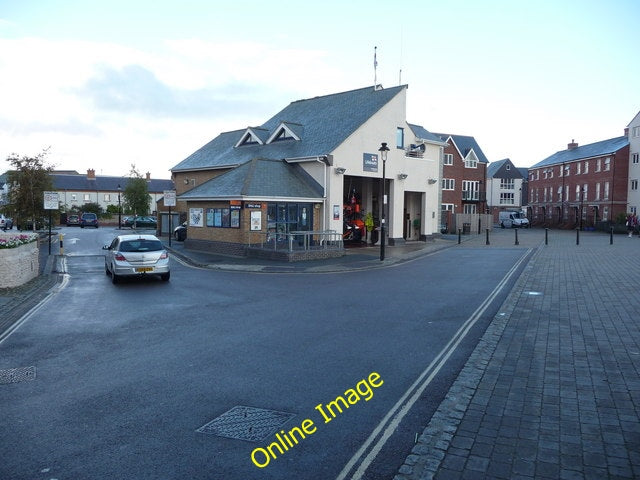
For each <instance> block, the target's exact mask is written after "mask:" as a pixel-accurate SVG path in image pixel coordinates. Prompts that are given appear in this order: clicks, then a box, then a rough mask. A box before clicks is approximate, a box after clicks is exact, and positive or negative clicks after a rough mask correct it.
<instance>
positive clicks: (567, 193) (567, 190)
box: [564, 185, 569, 202]
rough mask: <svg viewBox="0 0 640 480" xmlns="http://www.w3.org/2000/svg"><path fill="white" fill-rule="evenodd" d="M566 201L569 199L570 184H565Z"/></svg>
mask: <svg viewBox="0 0 640 480" xmlns="http://www.w3.org/2000/svg"><path fill="white" fill-rule="evenodd" d="M564 201H565V202H568V201H569V185H565V186H564Z"/></svg>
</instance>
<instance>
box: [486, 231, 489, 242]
mask: <svg viewBox="0 0 640 480" xmlns="http://www.w3.org/2000/svg"><path fill="white" fill-rule="evenodd" d="M486 245H489V229H488V228H487V243H486Z"/></svg>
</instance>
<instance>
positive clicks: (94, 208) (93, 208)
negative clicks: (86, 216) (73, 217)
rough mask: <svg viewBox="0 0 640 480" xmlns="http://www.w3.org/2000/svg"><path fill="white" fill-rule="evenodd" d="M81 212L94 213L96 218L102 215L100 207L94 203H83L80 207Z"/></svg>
mask: <svg viewBox="0 0 640 480" xmlns="http://www.w3.org/2000/svg"><path fill="white" fill-rule="evenodd" d="M82 211H83V212H90V213H95V214H96V215H98V216H100V215H102V213H103V209H102V207H101V206H100V204H98V203H96V202H89V203H85V204H84V205H82Z"/></svg>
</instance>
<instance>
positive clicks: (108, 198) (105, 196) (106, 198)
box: [104, 193, 111, 202]
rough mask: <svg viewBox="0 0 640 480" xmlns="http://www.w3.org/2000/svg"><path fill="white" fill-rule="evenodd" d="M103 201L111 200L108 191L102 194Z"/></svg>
mask: <svg viewBox="0 0 640 480" xmlns="http://www.w3.org/2000/svg"><path fill="white" fill-rule="evenodd" d="M104 201H105V202H110V201H111V195H110V194H109V193H105V194H104Z"/></svg>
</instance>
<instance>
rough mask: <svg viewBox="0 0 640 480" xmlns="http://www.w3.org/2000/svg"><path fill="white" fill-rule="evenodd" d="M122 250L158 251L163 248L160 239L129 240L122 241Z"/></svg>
mask: <svg viewBox="0 0 640 480" xmlns="http://www.w3.org/2000/svg"><path fill="white" fill-rule="evenodd" d="M119 250H120V251H121V252H157V251H159V250H163V247H162V242H160V241H159V240H144V239H139V240H127V241H124V242H122V243H120V248H119Z"/></svg>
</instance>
